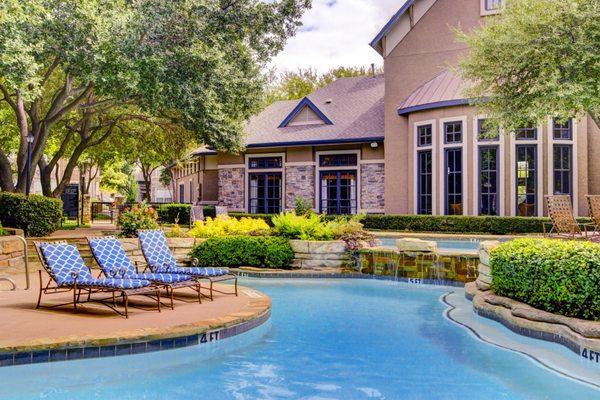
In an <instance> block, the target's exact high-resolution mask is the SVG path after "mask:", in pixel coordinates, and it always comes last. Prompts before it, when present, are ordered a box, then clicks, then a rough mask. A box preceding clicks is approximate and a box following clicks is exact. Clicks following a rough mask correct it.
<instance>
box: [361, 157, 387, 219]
mask: <svg viewBox="0 0 600 400" xmlns="http://www.w3.org/2000/svg"><path fill="white" fill-rule="evenodd" d="M384 185H385V166H384V164H383V163H381V164H362V165H361V166H360V199H361V209H362V210H364V211H367V212H383V210H384V207H385V186H384Z"/></svg>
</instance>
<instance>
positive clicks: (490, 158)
mask: <svg viewBox="0 0 600 400" xmlns="http://www.w3.org/2000/svg"><path fill="white" fill-rule="evenodd" d="M498 176H499V173H498V147H497V146H485V147H484V146H482V147H480V148H479V215H498V200H499V199H498Z"/></svg>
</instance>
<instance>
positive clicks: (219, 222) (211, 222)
mask: <svg viewBox="0 0 600 400" xmlns="http://www.w3.org/2000/svg"><path fill="white" fill-rule="evenodd" d="M269 233H270V228H269V225H267V223H266V222H265V221H264V220H263V219H260V218H246V217H244V218H240V219H237V218H229V217H226V216H219V217H217V218H210V217H208V218H206V221H196V223H195V224H194V227H193V228H192V229H191V230H190V231H189V235H190V236H192V237H197V238H209V237H215V236H226V235H267V234H269Z"/></svg>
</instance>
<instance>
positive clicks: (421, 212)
mask: <svg viewBox="0 0 600 400" xmlns="http://www.w3.org/2000/svg"><path fill="white" fill-rule="evenodd" d="M422 155H429V169H430V170H429V172H428V173H425V174H424V173H423V170H422V167H421V166H422V163H421V156H422ZM433 171H434V168H433V150H432V149H427V150H420V151H418V152H417V215H433V202H434V198H433ZM423 175H426V176H428V179H429V188H430V190H429V193H423V186H422V177H423ZM423 197H429V210H427V209H424V208H422V204H423V203H422V201H423Z"/></svg>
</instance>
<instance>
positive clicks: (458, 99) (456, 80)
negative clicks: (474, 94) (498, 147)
mask: <svg viewBox="0 0 600 400" xmlns="http://www.w3.org/2000/svg"><path fill="white" fill-rule="evenodd" d="M470 86H471V83H469V82H467V81H465V80H463V79H462V78H461V77H459V76H458V75H455V74H454V73H452V72H451V71H448V70H446V71H444V72H442V73H441V74H439V75H437V76H436V77H435V78H433V79H431V80H430V81H428V82H425V83H424V84H423V85H421V86H419V87H418V88H417V89H415V90H414V91H413V92H412V93H411V94H410V95H409V96H408V97H407V98H406V100H404V101H403V102H402V103H401V104H400V106H399V107H398V115H407V114H410V113H411V112H415V111H423V110H430V109H433V108H442V107H451V106H459V105H465V104H469V99H468V98H467V97H466V96H465V90H466V89H468V88H469V87H470Z"/></svg>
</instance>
